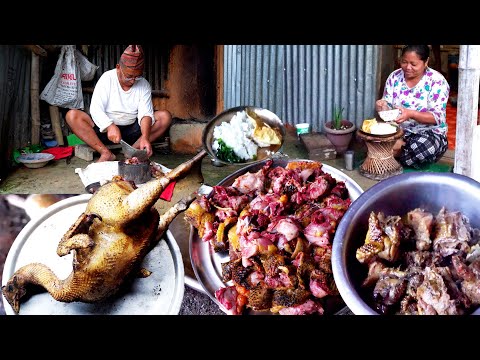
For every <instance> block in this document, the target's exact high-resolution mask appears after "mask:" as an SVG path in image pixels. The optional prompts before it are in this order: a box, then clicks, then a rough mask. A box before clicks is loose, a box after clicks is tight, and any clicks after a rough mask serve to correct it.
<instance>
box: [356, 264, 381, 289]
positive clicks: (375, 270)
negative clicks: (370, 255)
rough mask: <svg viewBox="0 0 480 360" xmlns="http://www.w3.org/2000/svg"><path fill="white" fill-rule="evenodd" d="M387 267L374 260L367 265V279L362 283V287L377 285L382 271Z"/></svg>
mask: <svg viewBox="0 0 480 360" xmlns="http://www.w3.org/2000/svg"><path fill="white" fill-rule="evenodd" d="M386 268H387V266H386V265H385V264H384V263H382V262H381V261H378V260H374V261H372V262H371V263H370V264H368V275H367V278H366V279H365V280H364V281H363V283H362V286H363V287H370V286H373V285H375V284H376V283H377V281H378V280H379V279H380V276H381V275H382V271H383V270H384V269H386Z"/></svg>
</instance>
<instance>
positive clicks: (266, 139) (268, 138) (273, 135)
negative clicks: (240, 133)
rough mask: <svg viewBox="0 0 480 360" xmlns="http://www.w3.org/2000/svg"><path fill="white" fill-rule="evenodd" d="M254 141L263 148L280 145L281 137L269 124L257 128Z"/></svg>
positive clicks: (254, 132)
mask: <svg viewBox="0 0 480 360" xmlns="http://www.w3.org/2000/svg"><path fill="white" fill-rule="evenodd" d="M253 139H254V140H255V142H256V143H257V144H258V145H259V146H261V147H265V146H270V145H280V136H279V135H278V134H277V132H276V131H275V130H274V129H272V128H271V127H270V126H268V125H267V124H265V125H264V126H262V127H260V126H257V127H256V128H255V130H254V131H253Z"/></svg>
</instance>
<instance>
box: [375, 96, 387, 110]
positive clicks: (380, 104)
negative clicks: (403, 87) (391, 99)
mask: <svg viewBox="0 0 480 360" xmlns="http://www.w3.org/2000/svg"><path fill="white" fill-rule="evenodd" d="M375 110H376V111H377V112H379V111H385V110H390V107H389V106H388V102H387V100H383V99H380V100H377V101H376V102H375Z"/></svg>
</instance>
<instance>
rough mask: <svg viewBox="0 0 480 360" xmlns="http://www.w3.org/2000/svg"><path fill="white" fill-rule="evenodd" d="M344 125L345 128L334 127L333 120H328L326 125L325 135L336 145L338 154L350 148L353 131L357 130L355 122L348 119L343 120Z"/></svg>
mask: <svg viewBox="0 0 480 360" xmlns="http://www.w3.org/2000/svg"><path fill="white" fill-rule="evenodd" d="M342 125H343V127H345V129H340V130H336V129H332V122H331V121H328V122H326V123H325V125H324V127H323V128H324V131H325V135H326V136H327V139H328V140H330V142H331V143H332V144H333V146H335V150H336V151H337V153H338V154H343V153H344V152H345V151H347V150H348V146H349V145H350V141H351V140H352V137H353V133H354V131H355V124H353V123H352V122H350V121H348V120H342Z"/></svg>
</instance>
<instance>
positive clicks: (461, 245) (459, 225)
mask: <svg viewBox="0 0 480 360" xmlns="http://www.w3.org/2000/svg"><path fill="white" fill-rule="evenodd" d="M469 241H470V224H469V222H468V220H467V219H466V218H465V217H464V216H463V215H462V214H461V213H460V212H458V211H452V212H449V211H446V210H445V208H444V207H443V208H442V209H441V210H440V211H439V212H438V214H437V216H436V217H435V237H434V239H433V249H434V250H435V251H437V252H439V253H440V254H442V256H444V257H445V256H448V255H452V254H455V253H457V252H458V251H464V252H465V253H469V252H470V245H469V244H468V243H469Z"/></svg>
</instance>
